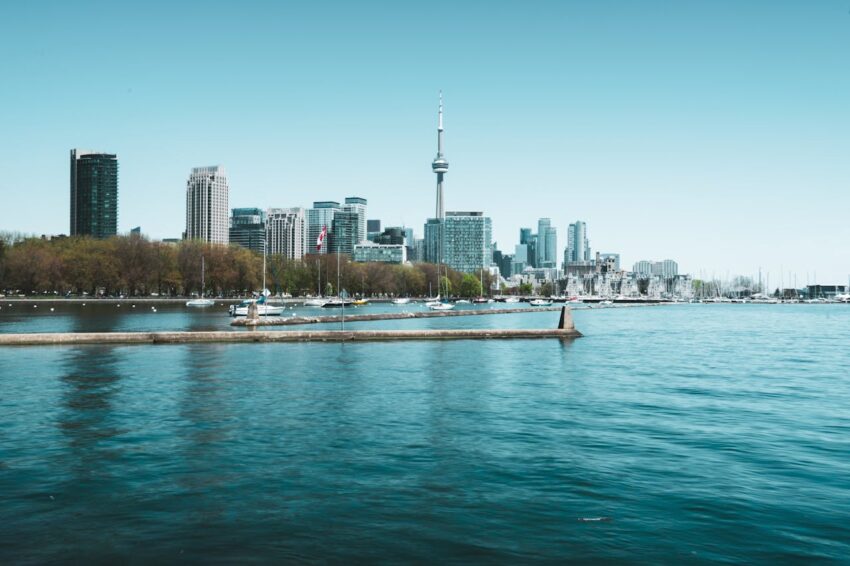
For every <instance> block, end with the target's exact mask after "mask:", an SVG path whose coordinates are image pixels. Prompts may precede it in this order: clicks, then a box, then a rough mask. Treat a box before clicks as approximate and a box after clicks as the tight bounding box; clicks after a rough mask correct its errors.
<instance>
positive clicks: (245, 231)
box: [230, 208, 266, 253]
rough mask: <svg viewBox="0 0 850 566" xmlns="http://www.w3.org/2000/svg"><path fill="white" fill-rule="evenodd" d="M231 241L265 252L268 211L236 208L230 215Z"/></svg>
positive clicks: (255, 250) (253, 250) (254, 250)
mask: <svg viewBox="0 0 850 566" xmlns="http://www.w3.org/2000/svg"><path fill="white" fill-rule="evenodd" d="M230 243H231V244H237V245H239V246H242V247H243V248H246V249H249V250H251V251H252V252H257V253H263V250H265V247H266V211H265V210H262V209H260V208H234V209H233V210H232V214H231V216H230Z"/></svg>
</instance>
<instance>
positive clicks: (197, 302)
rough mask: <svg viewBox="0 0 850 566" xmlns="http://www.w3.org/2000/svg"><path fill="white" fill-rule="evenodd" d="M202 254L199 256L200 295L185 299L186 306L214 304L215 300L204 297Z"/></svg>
mask: <svg viewBox="0 0 850 566" xmlns="http://www.w3.org/2000/svg"><path fill="white" fill-rule="evenodd" d="M204 271H205V270H204V256H201V296H200V297H198V298H197V299H191V300H189V301H186V306H187V307H211V306H214V305H215V301H214V300H212V299H205V298H204V289H205V288H206V281H205V280H204Z"/></svg>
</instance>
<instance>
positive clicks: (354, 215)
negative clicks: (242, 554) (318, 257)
mask: <svg viewBox="0 0 850 566" xmlns="http://www.w3.org/2000/svg"><path fill="white" fill-rule="evenodd" d="M359 230H360V213H358V212H355V211H354V210H339V211H337V212H336V213H334V219H333V230H332V231H331V252H332V253H335V254H348V255H351V254H353V253H354V246H356V245H357V244H359V243H360V242H359V241H358V234H359Z"/></svg>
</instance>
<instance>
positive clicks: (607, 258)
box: [599, 253, 620, 271]
mask: <svg viewBox="0 0 850 566" xmlns="http://www.w3.org/2000/svg"><path fill="white" fill-rule="evenodd" d="M599 259H600V260H602V261H603V262H606V263H611V264H612V265H613V266H614V271H620V254H603V253H600V254H599Z"/></svg>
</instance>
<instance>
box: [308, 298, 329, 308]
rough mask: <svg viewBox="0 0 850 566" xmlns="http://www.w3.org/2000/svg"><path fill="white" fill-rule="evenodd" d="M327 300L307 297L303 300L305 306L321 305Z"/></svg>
mask: <svg viewBox="0 0 850 566" xmlns="http://www.w3.org/2000/svg"><path fill="white" fill-rule="evenodd" d="M327 302H328V301H327V300H326V299H321V298H319V299H307V300H306V301H304V306H305V307H323V306H325V303H327Z"/></svg>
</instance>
